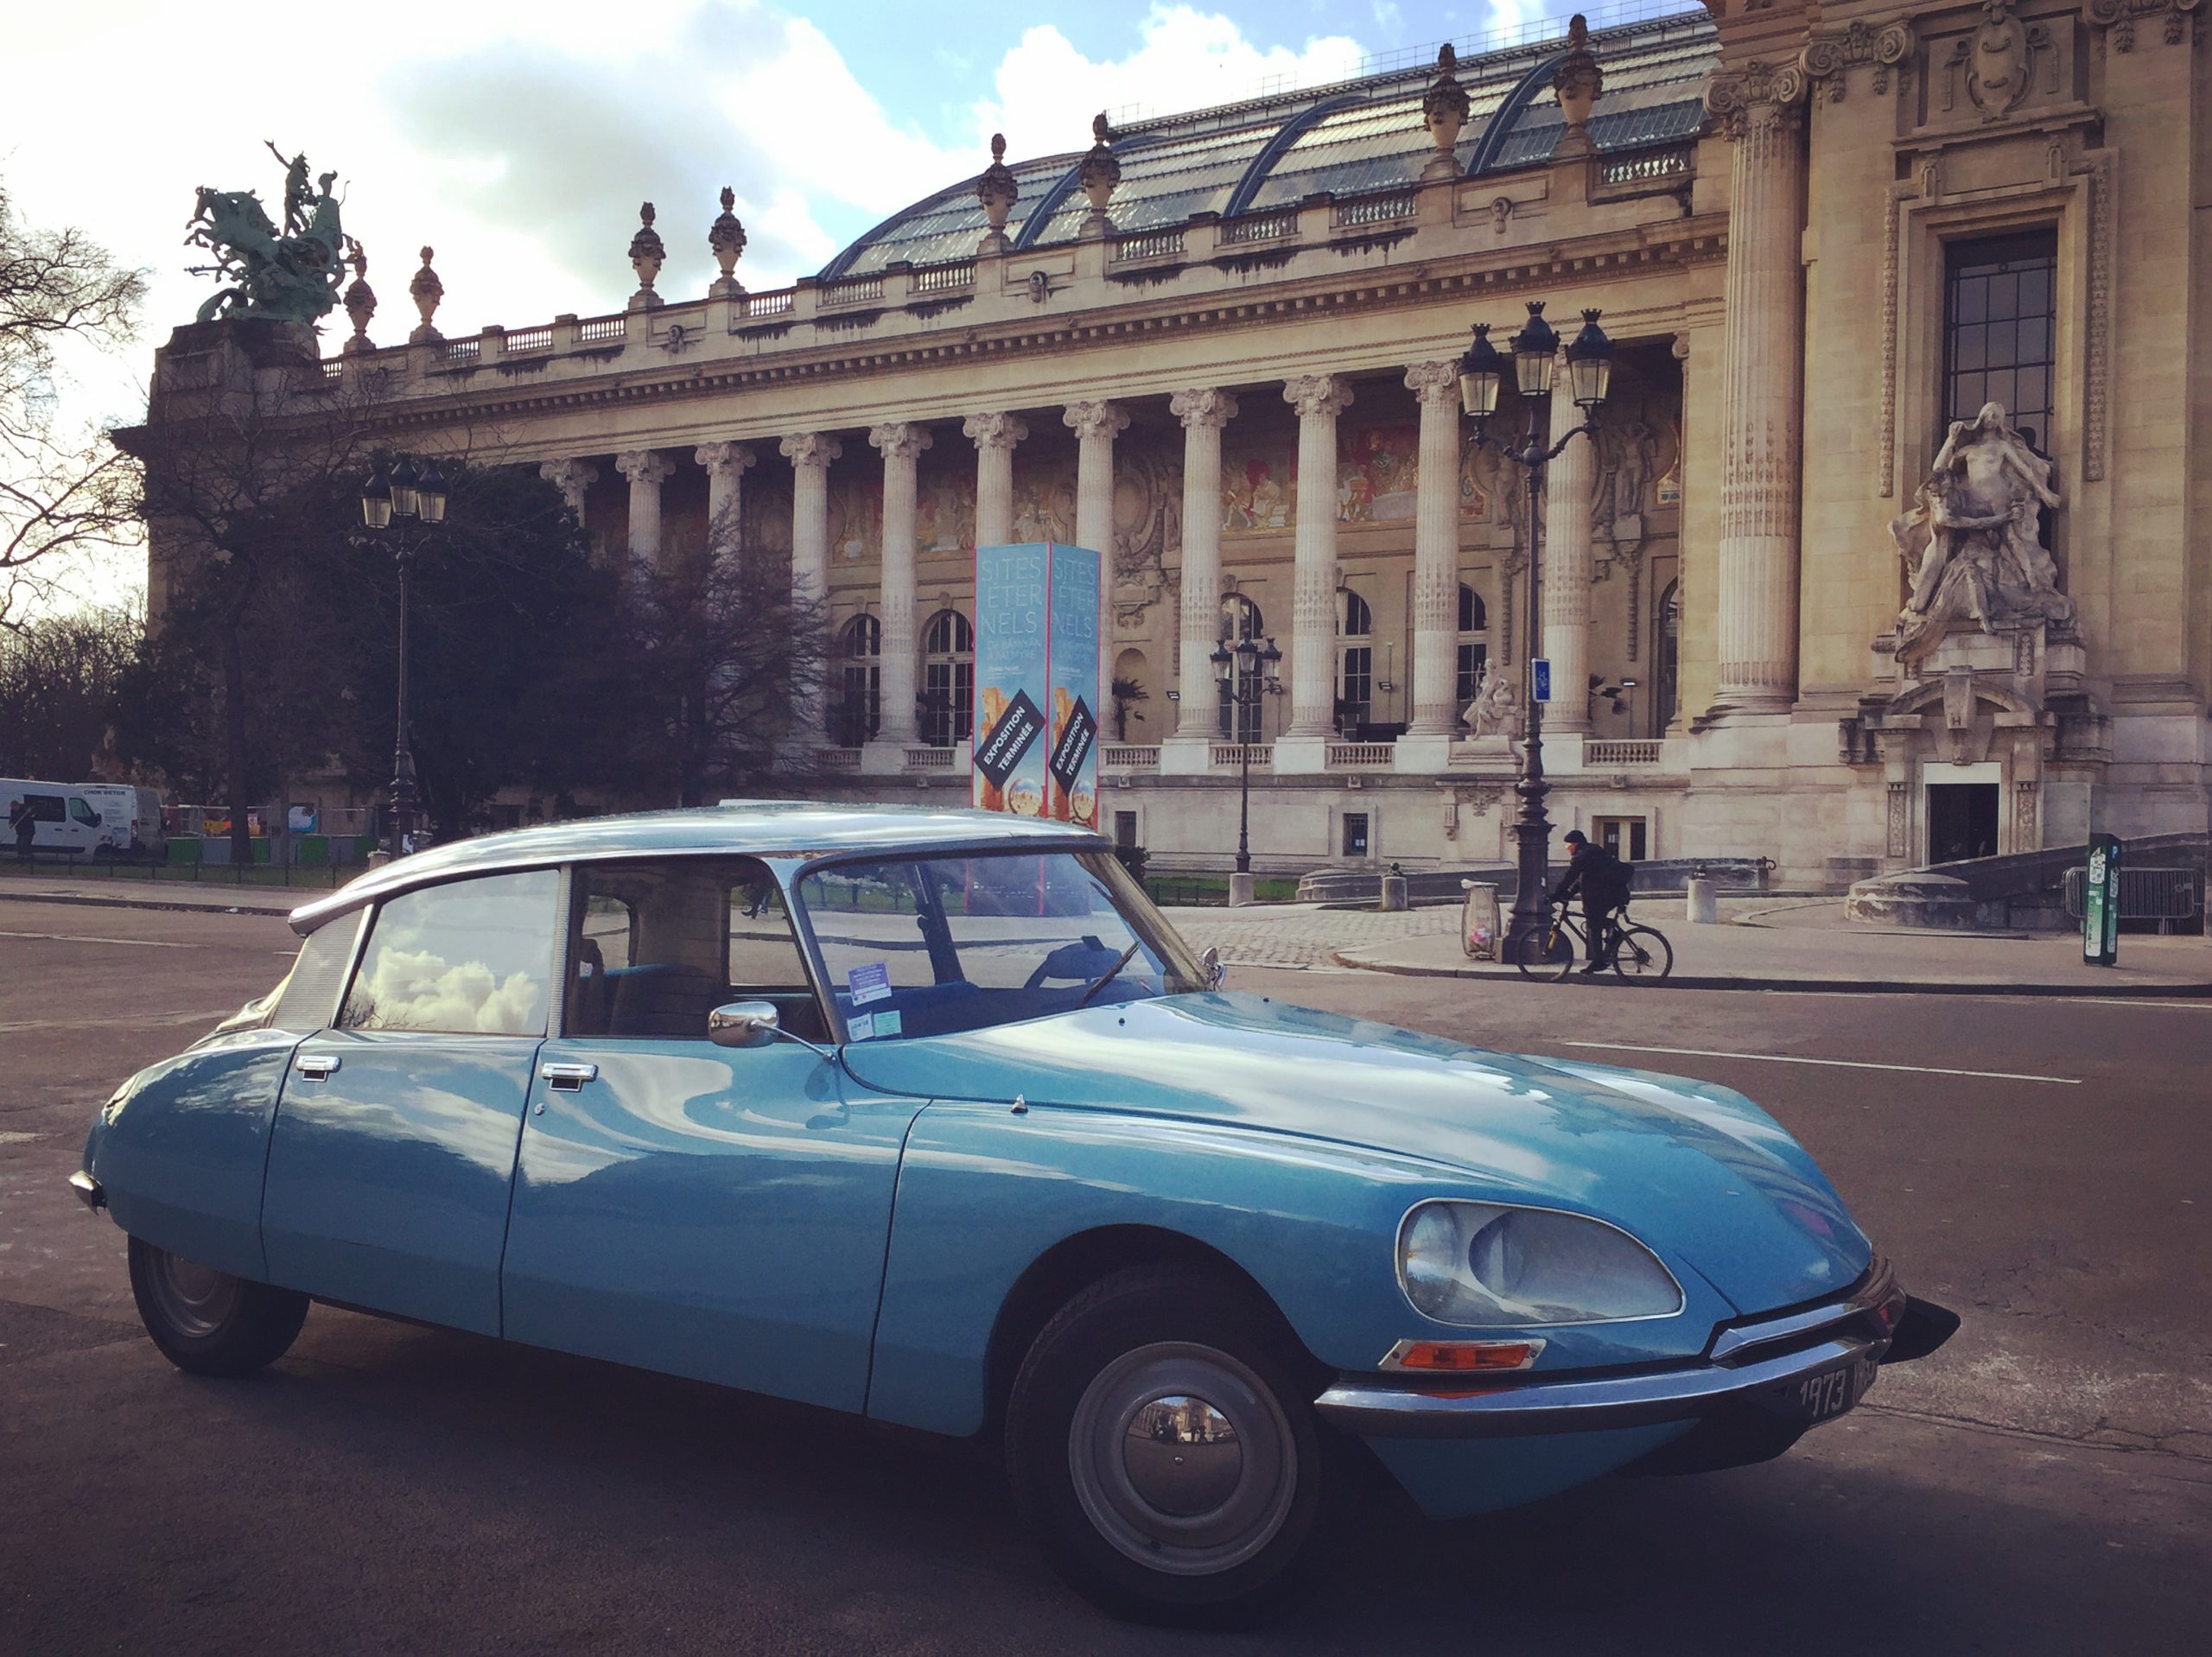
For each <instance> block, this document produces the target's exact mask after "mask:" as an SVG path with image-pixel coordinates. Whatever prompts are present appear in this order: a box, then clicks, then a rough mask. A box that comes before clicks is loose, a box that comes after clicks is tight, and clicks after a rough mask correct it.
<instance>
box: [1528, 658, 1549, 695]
mask: <svg viewBox="0 0 2212 1657" xmlns="http://www.w3.org/2000/svg"><path fill="white" fill-rule="evenodd" d="M1529 676H1530V678H1531V679H1532V680H1533V682H1535V691H1534V692H1533V693H1532V694H1533V695H1535V699H1536V700H1537V701H1538V702H1549V701H1550V700H1551V699H1552V664H1551V661H1550V658H1549V657H1542V656H1539V657H1536V659H1535V661H1533V662H1531V663H1529Z"/></svg>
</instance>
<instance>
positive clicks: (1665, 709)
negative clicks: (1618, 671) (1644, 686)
mask: <svg viewBox="0 0 2212 1657" xmlns="http://www.w3.org/2000/svg"><path fill="white" fill-rule="evenodd" d="M1652 642H1653V649H1652V652H1651V656H1652V660H1653V662H1654V663H1655V664H1656V668H1657V678H1658V681H1659V683H1658V686H1657V690H1656V695H1653V697H1652V699H1651V711H1652V714H1653V715H1654V719H1655V723H1654V725H1653V727H1652V732H1651V733H1652V735H1654V736H1664V735H1666V734H1667V727H1668V726H1669V725H1671V724H1673V723H1674V720H1675V708H1678V707H1679V706H1680V705H1681V695H1682V584H1681V582H1680V581H1669V582H1668V583H1667V590H1666V591H1665V592H1663V593H1662V594H1660V595H1659V619H1658V624H1657V625H1656V629H1655V637H1654V638H1653V641H1652Z"/></svg>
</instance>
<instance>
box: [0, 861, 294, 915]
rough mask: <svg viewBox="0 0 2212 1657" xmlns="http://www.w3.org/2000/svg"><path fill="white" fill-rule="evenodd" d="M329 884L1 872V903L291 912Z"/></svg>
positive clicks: (239, 913) (247, 913) (237, 913)
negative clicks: (304, 884)
mask: <svg viewBox="0 0 2212 1657" xmlns="http://www.w3.org/2000/svg"><path fill="white" fill-rule="evenodd" d="M330 890H331V889H330V888H329V887H328V886H262V885H255V884H247V883H238V884H233V883H232V882H230V881H227V880H224V881H218V880H213V879H208V880H187V879H158V880H149V879H144V878H143V877H142V876H137V875H130V874H117V875H79V876H77V877H75V878H72V877H70V876H69V875H67V874H48V873H46V872H45V871H44V870H39V871H36V872H35V873H30V874H17V873H15V872H14V871H12V870H10V871H7V872H6V873H0V903H5V902H7V901H9V900H10V899H14V900H16V901H18V902H22V903H42V904H85V905H91V906H92V907H93V908H95V909H182V910H212V911H214V912H215V913H217V914H232V915H277V916H283V915H289V914H290V913H291V912H292V911H294V910H295V909H297V908H298V907H299V906H300V905H302V904H305V903H312V902H314V901H315V899H316V898H327V897H328V896H329V895H330Z"/></svg>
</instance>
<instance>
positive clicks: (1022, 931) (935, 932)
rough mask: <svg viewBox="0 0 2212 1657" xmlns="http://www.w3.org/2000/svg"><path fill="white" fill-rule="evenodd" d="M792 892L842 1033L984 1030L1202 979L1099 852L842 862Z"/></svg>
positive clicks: (1194, 961)
mask: <svg viewBox="0 0 2212 1657" xmlns="http://www.w3.org/2000/svg"><path fill="white" fill-rule="evenodd" d="M798 899H799V907H800V909H801V911H803V912H804V916H805V917H806V924H807V929H808V930H809V931H810V933H811V934H812V936H813V939H814V943H815V945H816V947H817V949H820V951H821V952H822V967H823V977H824V981H825V982H826V984H827V986H828V987H829V992H830V995H831V999H832V1000H833V1001H834V1002H835V1004H836V1012H837V1016H838V1019H839V1020H840V1021H841V1022H842V1025H843V1026H844V1031H845V1038H846V1039H847V1040H849V1041H887V1040H898V1039H911V1038H914V1037H917V1036H936V1035H944V1034H946V1033H948V1032H952V1031H957V1030H981V1029H985V1028H988V1027H989V1026H991V1025H1001V1024H1014V1023H1017V1022H1019V1021H1020V1020H1022V1019H1037V1018H1043V1017H1045V1016H1046V1015H1047V1014H1050V1013H1066V1012H1070V1011H1072V1010H1073V1009H1075V1008H1077V1007H1079V1006H1104V1005H1107V1004H1109V1003H1112V1002H1116V1001H1133V1000H1144V999H1147V998H1149V997H1152V996H1155V995H1174V994H1182V993H1184V992H1186V991H1190V990H1198V989H1205V988H1206V987H1208V985H1209V979H1208V975H1207V973H1206V969H1205V967H1204V966H1203V965H1201V964H1200V962H1199V961H1198V957H1197V956H1196V955H1193V954H1192V951H1191V949H1190V947H1189V946H1188V945H1187V944H1185V943H1184V942H1183V941H1182V940H1181V939H1180V938H1179V937H1177V936H1175V933H1174V931H1173V929H1172V928H1171V927H1169V925H1168V924H1167V923H1166V920H1165V919H1164V918H1163V917H1161V916H1160V911H1158V910H1156V909H1154V907H1153V906H1152V903H1151V900H1150V899H1149V898H1147V897H1146V896H1145V895H1144V892H1143V890H1142V888H1141V887H1140V886H1138V885H1137V884H1136V882H1135V881H1134V880H1132V879H1130V878H1129V876H1128V873H1127V872H1126V871H1125V870H1124V869H1123V868H1122V866H1121V864H1120V863H1119V862H1117V861H1116V860H1115V859H1114V858H1112V857H1111V856H1109V855H1108V854H1106V853H1103V852H1045V853H1038V852H992V853H984V854H968V855H955V856H928V857H902V858H887V859H885V860H882V861H880V862H868V863H837V864H833V865H831V866H829V867H825V868H817V869H810V870H809V871H808V872H807V873H805V874H804V876H803V877H801V879H800V880H799V883H798Z"/></svg>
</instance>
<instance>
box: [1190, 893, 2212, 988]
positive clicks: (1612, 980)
mask: <svg viewBox="0 0 2212 1657" xmlns="http://www.w3.org/2000/svg"><path fill="white" fill-rule="evenodd" d="M1441 912H1442V913H1444V914H1446V915H1448V916H1450V917H1452V926H1451V929H1450V930H1438V931H1433V932H1432V931H1424V932H1422V933H1420V934H1417V935H1410V936H1405V937H1403V938H1401V939H1393V940H1390V941H1388V942H1368V941H1359V942H1355V943H1347V944H1345V945H1344V946H1340V947H1338V949H1334V950H1332V952H1331V955H1330V958H1331V959H1332V961H1334V962H1336V963H1337V964H1338V965H1340V966H1344V967H1355V968H1361V969H1363V970H1365V971H1369V972H1383V973H1399V974H1404V975H1409V976H1414V977H1422V978H1518V977H1520V976H1521V974H1520V970H1519V969H1518V968H1516V967H1514V966H1513V965H1511V964H1510V962H1486V961H1471V960H1470V959H1468V957H1467V956H1466V955H1465V953H1463V952H1462V950H1461V949H1460V947H1459V934H1458V931H1457V925H1456V923H1457V917H1458V911H1456V910H1447V911H1441ZM1633 912H1634V916H1635V918H1636V919H1637V920H1638V921H1641V922H1643V923H1645V924H1649V925H1651V926H1656V928H1658V929H1659V930H1661V931H1662V932H1664V933H1665V934H1666V935H1667V939H1668V942H1669V943H1672V944H1673V945H1674V947H1675V969H1674V972H1673V973H1672V975H1669V977H1668V978H1667V979H1666V980H1665V981H1664V984H1663V987H1671V988H1677V989H1766V990H1774V989H1821V990H1857V991H1862V992H1891V993H1895V992H1898V991H1913V992H1920V993H1926V994H1987V993H1989V992H1991V991H2003V992H2005V993H2008V994H2020V995H2098V996H2195V995H2204V996H2212V938H2207V937H2203V936H2187V937H2155V936H2136V935H2134V934H2128V935H2126V936H2122V937H2121V939H2120V964H2119V965H2117V966H2115V967H2092V966H2089V965H2088V964H2086V963H2085V962H2083V961H2082V942H2081V939H2080V937H2079V936H2076V935H2075V934H2072V933H2063V934H2052V933H2037V934H2024V933H1981V932H1968V933H1959V932H1934V931H1926V930H1917V929H1912V928H1879V927H1872V926H1864V925H1860V924H1857V923H1855V922H1852V921H1847V920H1846V919H1845V918H1844V917H1843V900H1842V899H1841V898H1733V899H1728V900H1725V901H1724V902H1723V904H1722V905H1721V920H1720V922H1719V924H1708V925H1692V924H1690V923H1689V922H1688V919H1687V917H1685V915H1684V912H1683V906H1682V905H1681V903H1680V902H1679V901H1677V900H1673V899H1660V900H1656V901H1654V900H1647V899H1644V898H1638V899H1637V901H1636V904H1635V906H1634V911H1633ZM1378 918H1386V919H1387V918H1395V917H1378ZM1226 953H1227V952H1226V951H1225V950H1224V954H1226ZM1569 981H1570V982H1589V983H1592V984H1597V985H1602V986H1604V987H1609V988H1611V989H1614V990H1622V989H1631V988H1641V987H1645V982H1646V981H1636V982H1628V981H1622V980H1620V979H1618V978H1616V977H1615V976H1614V975H1612V974H1611V973H1606V974H1604V975H1601V976H1600V977H1599V978H1597V979H1594V980H1588V981H1586V980H1584V979H1583V978H1582V977H1581V975H1580V972H1579V971H1578V972H1576V973H1575V974H1573V975H1571V976H1570V978H1569Z"/></svg>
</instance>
